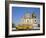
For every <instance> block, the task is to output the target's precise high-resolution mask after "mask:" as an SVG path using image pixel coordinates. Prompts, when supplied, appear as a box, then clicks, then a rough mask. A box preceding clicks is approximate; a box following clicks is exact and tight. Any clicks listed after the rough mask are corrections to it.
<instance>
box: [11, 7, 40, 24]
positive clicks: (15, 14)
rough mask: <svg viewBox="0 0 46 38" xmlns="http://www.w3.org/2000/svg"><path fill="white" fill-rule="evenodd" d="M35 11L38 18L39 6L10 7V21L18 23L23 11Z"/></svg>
mask: <svg viewBox="0 0 46 38" xmlns="http://www.w3.org/2000/svg"><path fill="white" fill-rule="evenodd" d="M33 12H34V13H35V14H36V16H37V17H38V18H39V19H40V8H34V7H33V8H32V7H12V22H13V23H15V24H18V23H19V22H20V19H21V16H23V15H24V14H25V13H30V14H32V13H33Z"/></svg>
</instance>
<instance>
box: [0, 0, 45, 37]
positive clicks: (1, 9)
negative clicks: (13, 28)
mask: <svg viewBox="0 0 46 38" xmlns="http://www.w3.org/2000/svg"><path fill="white" fill-rule="evenodd" d="M25 1H26V0H25ZM27 1H29V2H30V1H32V2H45V0H27ZM45 19H46V18H45ZM45 21H46V20H45ZM45 27H46V26H45ZM0 38H5V0H0ZM17 38H46V35H45V36H28V37H17Z"/></svg>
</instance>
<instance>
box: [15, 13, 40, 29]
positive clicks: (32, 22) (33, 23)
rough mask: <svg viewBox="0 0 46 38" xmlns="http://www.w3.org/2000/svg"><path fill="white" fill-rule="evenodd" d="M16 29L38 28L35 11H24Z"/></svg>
mask: <svg viewBox="0 0 46 38" xmlns="http://www.w3.org/2000/svg"><path fill="white" fill-rule="evenodd" d="M16 28H17V29H40V28H39V27H38V19H37V16H36V14H35V13H32V14H30V13H25V14H24V16H23V17H22V18H21V22H20V24H19V25H17V26H16Z"/></svg>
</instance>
